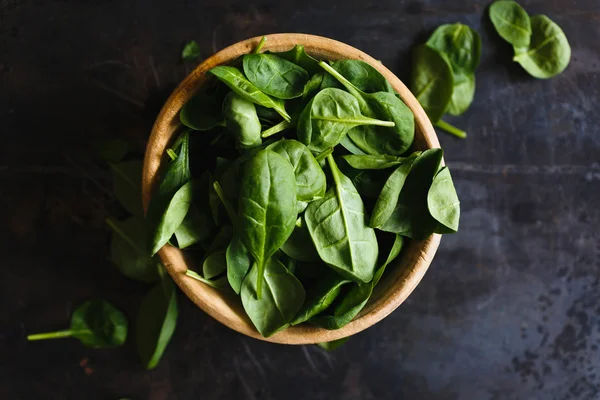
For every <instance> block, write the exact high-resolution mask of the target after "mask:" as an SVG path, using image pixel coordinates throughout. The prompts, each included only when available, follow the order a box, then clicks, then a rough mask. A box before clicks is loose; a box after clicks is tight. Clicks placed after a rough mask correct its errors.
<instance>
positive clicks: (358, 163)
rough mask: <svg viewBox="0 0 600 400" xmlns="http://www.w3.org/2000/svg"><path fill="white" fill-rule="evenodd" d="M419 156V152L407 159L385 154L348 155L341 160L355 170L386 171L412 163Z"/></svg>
mask: <svg viewBox="0 0 600 400" xmlns="http://www.w3.org/2000/svg"><path fill="white" fill-rule="evenodd" d="M419 154H421V152H420V151H416V152H414V153H412V154H411V155H410V156H408V157H398V156H390V155H387V154H375V155H348V156H342V158H343V159H344V160H345V161H346V162H347V163H348V164H349V165H350V166H351V167H352V168H355V169H387V168H392V167H397V166H398V165H401V164H405V163H407V162H412V160H414V159H415V158H416V157H417V156H418V155H419Z"/></svg>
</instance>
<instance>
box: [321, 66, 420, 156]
mask: <svg viewBox="0 0 600 400" xmlns="http://www.w3.org/2000/svg"><path fill="white" fill-rule="evenodd" d="M319 65H320V66H321V67H322V68H323V69H325V70H326V71H327V72H329V74H331V75H332V76H333V77H334V78H335V79H337V80H338V81H339V82H340V83H341V84H342V85H343V86H344V87H345V88H346V89H347V90H348V91H349V92H350V93H351V94H352V95H353V96H354V97H355V98H356V99H357V100H358V103H359V107H360V111H361V112H362V114H363V115H365V116H367V117H372V118H378V119H382V120H388V121H392V122H394V126H392V127H387V128H384V127H374V126H357V127H355V128H354V129H351V130H350V131H349V132H348V137H349V138H350V139H351V140H352V142H353V143H354V144H355V145H356V146H357V147H358V148H360V149H361V150H362V151H364V152H365V153H367V154H392V155H400V154H402V153H404V152H405V151H406V150H407V149H408V148H409V147H410V145H411V144H412V142H413V140H414V133H415V122H414V116H413V113H412V111H410V108H408V107H407V106H406V104H404V102H402V100H400V99H399V98H398V97H396V96H395V94H393V93H389V92H377V93H371V94H370V93H365V92H363V91H361V90H359V89H358V88H357V87H356V86H354V85H353V84H352V83H351V82H350V81H349V80H348V79H346V78H345V77H344V76H343V75H342V74H340V73H339V72H338V71H336V70H335V69H333V68H332V67H331V66H330V65H328V64H327V63H324V62H320V63H319Z"/></svg>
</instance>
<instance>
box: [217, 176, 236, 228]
mask: <svg viewBox="0 0 600 400" xmlns="http://www.w3.org/2000/svg"><path fill="white" fill-rule="evenodd" d="M213 188H214V189H215V192H217V196H219V199H220V200H221V203H223V205H224V206H225V210H226V211H227V214H228V215H229V219H230V220H231V223H232V224H233V226H234V227H235V225H236V223H235V221H236V219H235V215H236V212H235V210H234V209H233V206H232V205H231V203H229V200H227V199H226V198H225V193H224V192H223V188H222V187H221V184H220V183H219V182H217V181H215V182H214V183H213Z"/></svg>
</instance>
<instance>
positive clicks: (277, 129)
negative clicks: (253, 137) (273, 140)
mask: <svg viewBox="0 0 600 400" xmlns="http://www.w3.org/2000/svg"><path fill="white" fill-rule="evenodd" d="M290 126H292V124H291V123H290V122H288V121H285V120H284V121H281V122H280V123H278V124H277V125H273V126H272V127H270V128H269V129H265V130H264V131H263V132H262V133H261V135H260V136H261V137H262V138H263V139H264V138H268V137H269V136H273V135H275V134H277V133H279V132H282V131H285V130H286V129H288V128H289V127H290Z"/></svg>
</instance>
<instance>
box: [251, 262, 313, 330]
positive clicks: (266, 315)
mask: <svg viewBox="0 0 600 400" xmlns="http://www.w3.org/2000/svg"><path fill="white" fill-rule="evenodd" d="M263 280H264V285H265V287H266V288H265V289H266V290H264V293H263V294H262V295H259V289H258V285H259V282H261V281H263ZM241 297H242V305H243V306H244V310H245V311H246V314H248V316H249V317H250V320H251V321H252V323H253V324H254V326H255V327H256V329H257V330H258V332H259V333H260V334H261V335H263V336H264V337H269V336H271V335H273V334H274V333H276V332H278V331H280V330H282V329H284V328H286V327H287V326H288V325H289V323H290V322H291V321H292V319H293V318H294V316H295V315H296V313H297V312H298V310H300V307H302V304H303V303H304V299H305V298H306V293H305V291H304V288H303V287H302V284H301V283H300V281H298V279H296V277H295V276H294V275H292V274H291V273H290V272H289V271H288V270H287V268H286V267H285V266H284V265H283V264H282V263H281V262H279V261H278V260H275V259H273V258H270V259H269V260H268V261H267V262H266V263H265V269H264V273H263V276H261V274H260V273H259V271H258V266H257V265H255V266H254V267H252V269H251V270H250V272H249V273H248V275H247V276H246V278H245V279H244V282H243V283H242V290H241Z"/></svg>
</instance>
